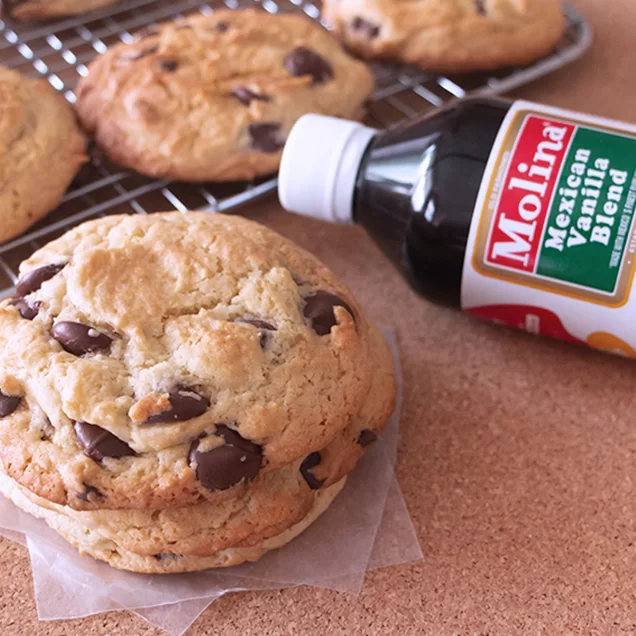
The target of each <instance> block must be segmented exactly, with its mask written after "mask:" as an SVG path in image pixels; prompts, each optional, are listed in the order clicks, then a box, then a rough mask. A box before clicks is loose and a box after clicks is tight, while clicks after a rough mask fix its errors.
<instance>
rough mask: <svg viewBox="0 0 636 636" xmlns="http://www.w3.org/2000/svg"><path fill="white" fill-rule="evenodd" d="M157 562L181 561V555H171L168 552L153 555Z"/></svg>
mask: <svg viewBox="0 0 636 636" xmlns="http://www.w3.org/2000/svg"><path fill="white" fill-rule="evenodd" d="M152 556H153V557H154V558H155V559H157V561H172V560H173V559H180V558H181V555H179V554H169V553H167V552H159V553H158V554H153V555H152Z"/></svg>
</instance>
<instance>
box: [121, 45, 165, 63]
mask: <svg viewBox="0 0 636 636" xmlns="http://www.w3.org/2000/svg"><path fill="white" fill-rule="evenodd" d="M158 50H159V47H158V46H151V47H150V48H149V49H145V50H143V51H137V52H136V53H133V54H132V55H122V57H120V58H119V62H120V63H121V64H126V63H127V62H136V61H137V60H141V59H142V58H144V57H147V56H148V55H152V54H153V53H156V52H157V51H158Z"/></svg>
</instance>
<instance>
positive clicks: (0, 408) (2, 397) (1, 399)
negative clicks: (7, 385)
mask: <svg viewBox="0 0 636 636" xmlns="http://www.w3.org/2000/svg"><path fill="white" fill-rule="evenodd" d="M20 402H22V398H21V397H20V396H19V395H6V394H5V393H3V392H2V391H0V417H6V416H7V415H11V413H13V411H15V410H16V409H17V408H18V406H20Z"/></svg>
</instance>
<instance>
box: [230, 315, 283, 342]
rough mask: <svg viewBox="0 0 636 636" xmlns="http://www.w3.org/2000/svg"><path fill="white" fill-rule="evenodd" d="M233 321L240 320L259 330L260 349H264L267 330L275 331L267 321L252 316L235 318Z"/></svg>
mask: <svg viewBox="0 0 636 636" xmlns="http://www.w3.org/2000/svg"><path fill="white" fill-rule="evenodd" d="M234 322H242V323H244V324H246V325H252V326H253V327H256V328H257V329H259V330H260V334H259V342H260V345H261V349H264V348H265V345H266V344H267V339H268V334H267V332H268V331H277V329H276V327H274V325H270V324H269V323H268V322H265V321H264V320H258V319H253V318H237V319H236V320H235V321H234Z"/></svg>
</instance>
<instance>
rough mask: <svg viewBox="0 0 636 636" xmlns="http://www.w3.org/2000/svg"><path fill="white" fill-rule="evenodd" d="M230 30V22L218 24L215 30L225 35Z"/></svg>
mask: <svg viewBox="0 0 636 636" xmlns="http://www.w3.org/2000/svg"><path fill="white" fill-rule="evenodd" d="M229 28H230V23H229V22H217V23H216V24H215V25H214V30H215V31H218V32H219V33H225V32H226V31H227V30H228V29H229Z"/></svg>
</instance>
